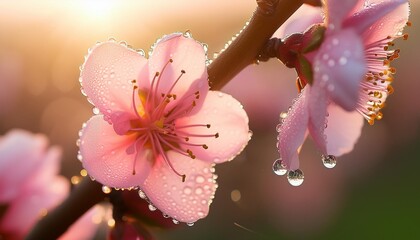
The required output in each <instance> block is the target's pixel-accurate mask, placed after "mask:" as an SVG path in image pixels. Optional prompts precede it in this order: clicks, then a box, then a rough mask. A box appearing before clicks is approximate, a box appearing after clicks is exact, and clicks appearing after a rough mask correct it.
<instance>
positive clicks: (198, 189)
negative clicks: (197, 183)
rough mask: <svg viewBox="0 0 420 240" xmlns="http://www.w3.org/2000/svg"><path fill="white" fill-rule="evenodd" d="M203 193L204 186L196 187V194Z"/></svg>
mask: <svg viewBox="0 0 420 240" xmlns="http://www.w3.org/2000/svg"><path fill="white" fill-rule="evenodd" d="M202 193H203V189H202V188H200V187H199V188H196V189H195V194H197V195H201V194H202Z"/></svg>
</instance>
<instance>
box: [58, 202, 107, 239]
mask: <svg viewBox="0 0 420 240" xmlns="http://www.w3.org/2000/svg"><path fill="white" fill-rule="evenodd" d="M102 215H104V210H103V209H102V207H100V206H99V205H96V206H94V207H92V208H91V209H90V210H89V211H87V212H86V213H85V214H83V216H81V217H80V218H79V219H78V220H77V221H76V222H75V223H73V225H71V226H70V228H69V229H68V230H67V231H66V232H65V233H64V234H63V235H62V236H61V237H60V238H59V240H74V239H92V238H93V236H94V234H95V232H96V231H97V229H98V227H99V225H98V224H97V223H95V222H94V221H93V219H95V218H96V219H97V218H98V217H103V216H102Z"/></svg>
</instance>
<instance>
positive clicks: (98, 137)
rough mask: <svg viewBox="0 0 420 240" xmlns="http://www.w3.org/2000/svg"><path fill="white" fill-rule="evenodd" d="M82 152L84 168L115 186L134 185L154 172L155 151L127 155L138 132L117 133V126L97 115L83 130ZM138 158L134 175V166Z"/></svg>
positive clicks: (81, 138)
mask: <svg viewBox="0 0 420 240" xmlns="http://www.w3.org/2000/svg"><path fill="white" fill-rule="evenodd" d="M80 140H81V143H80V153H81V155H82V157H83V160H82V163H83V167H84V168H85V169H86V170H87V171H88V173H89V175H90V176H91V177H93V178H94V179H96V180H97V181H98V182H100V183H102V184H104V185H106V186H109V187H114V188H130V187H135V186H138V185H139V184H140V183H142V182H143V181H144V180H145V179H146V178H147V175H148V174H149V172H150V169H151V166H152V158H151V157H152V154H151V151H149V150H144V151H140V152H139V153H138V156H137V159H136V160H135V156H136V154H134V153H133V154H127V152H126V150H127V148H129V147H130V146H132V144H134V142H135V141H136V136H135V135H123V136H120V135H117V134H116V133H115V131H114V129H113V127H112V126H111V125H110V124H108V123H107V122H105V121H104V120H103V119H102V116H101V115H96V116H93V117H92V118H91V119H90V120H89V121H88V122H87V123H86V127H85V128H83V130H82V136H81V137H80ZM134 161H136V165H135V171H136V174H134V175H133V165H134Z"/></svg>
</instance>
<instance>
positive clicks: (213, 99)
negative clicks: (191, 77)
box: [175, 91, 250, 163]
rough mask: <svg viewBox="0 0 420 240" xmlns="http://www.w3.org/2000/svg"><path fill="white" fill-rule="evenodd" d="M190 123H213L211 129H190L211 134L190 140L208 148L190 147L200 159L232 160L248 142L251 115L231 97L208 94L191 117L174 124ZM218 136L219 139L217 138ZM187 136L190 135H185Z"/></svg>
mask: <svg viewBox="0 0 420 240" xmlns="http://www.w3.org/2000/svg"><path fill="white" fill-rule="evenodd" d="M190 124H210V125H211V127H210V128H207V127H191V128H187V129H186V130H185V131H188V133H190V134H203V135H211V136H210V137H189V138H190V140H189V141H188V142H189V143H199V144H206V145H207V146H208V149H204V148H203V147H202V146H188V145H184V148H186V149H191V151H192V152H193V153H194V155H196V156H197V158H199V159H201V160H204V161H210V162H214V163H221V162H225V161H229V160H232V159H233V158H234V157H235V156H236V155H238V154H239V153H240V152H241V151H242V149H244V147H245V146H246V144H247V143H248V141H249V139H250V136H249V126H248V116H247V114H246V112H245V111H244V109H243V108H242V105H241V104H240V103H239V102H238V101H237V100H236V99H234V98H233V97H232V96H230V95H228V94H225V93H222V92H218V91H209V93H208V94H207V97H206V99H205V100H204V103H203V106H202V107H201V108H200V110H199V111H198V112H197V113H196V114H194V115H192V116H186V117H184V118H180V119H178V120H177V121H176V122H175V125H176V126H183V125H190ZM216 133H218V135H219V137H218V138H216V137H214V135H215V134H216ZM186 135H187V136H188V134H186Z"/></svg>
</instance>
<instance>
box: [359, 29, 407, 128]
mask: <svg viewBox="0 0 420 240" xmlns="http://www.w3.org/2000/svg"><path fill="white" fill-rule="evenodd" d="M396 38H403V39H408V35H405V34H404V35H398V36H387V37H386V38H383V39H380V40H378V41H375V42H372V43H370V44H369V45H367V46H366V51H365V53H366V55H365V58H366V63H367V66H368V70H369V71H368V73H367V74H366V76H365V80H364V81H362V82H361V89H363V94H361V95H360V98H359V100H358V107H357V111H358V112H359V113H360V114H361V115H362V116H363V117H364V118H365V119H366V120H367V121H368V123H369V124H371V125H373V124H374V122H375V120H380V119H382V117H383V114H382V113H381V112H380V110H381V109H382V108H383V107H384V106H385V100H386V98H387V96H388V95H390V94H392V93H393V88H392V86H391V83H392V82H393V80H394V78H393V76H392V74H395V73H396V69H395V68H393V67H391V62H392V61H393V60H395V59H397V58H398V57H399V54H400V50H399V49H395V50H392V49H390V48H391V47H394V46H395V44H394V42H393V40H395V39H396Z"/></svg>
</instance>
